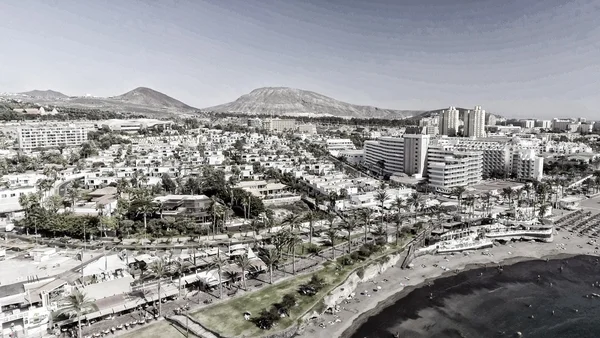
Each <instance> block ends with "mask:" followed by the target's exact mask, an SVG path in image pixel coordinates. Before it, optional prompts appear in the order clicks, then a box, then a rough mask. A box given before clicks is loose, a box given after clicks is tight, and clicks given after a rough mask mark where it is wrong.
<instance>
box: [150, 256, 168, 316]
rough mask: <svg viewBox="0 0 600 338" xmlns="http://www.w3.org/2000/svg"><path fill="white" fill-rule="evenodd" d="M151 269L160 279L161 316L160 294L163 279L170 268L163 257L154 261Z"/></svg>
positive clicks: (159, 296) (160, 309)
mask: <svg viewBox="0 0 600 338" xmlns="http://www.w3.org/2000/svg"><path fill="white" fill-rule="evenodd" d="M150 271H151V272H152V274H153V275H154V277H155V278H156V279H158V284H157V288H158V290H157V291H158V315H159V316H160V315H161V314H162V302H161V299H162V298H161V294H160V291H161V284H162V283H161V279H163V278H164V277H165V276H166V275H167V274H168V273H169V269H168V265H167V264H166V263H165V261H164V260H163V259H162V258H159V259H157V260H156V261H154V262H152V264H151V265H150Z"/></svg>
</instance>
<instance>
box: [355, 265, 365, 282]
mask: <svg viewBox="0 0 600 338" xmlns="http://www.w3.org/2000/svg"><path fill="white" fill-rule="evenodd" d="M356 275H357V276H358V278H360V279H362V278H363V277H364V276H365V268H360V269H358V270H356Z"/></svg>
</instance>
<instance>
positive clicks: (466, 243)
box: [0, 99, 600, 337]
mask: <svg viewBox="0 0 600 338" xmlns="http://www.w3.org/2000/svg"><path fill="white" fill-rule="evenodd" d="M6 102H9V103H11V102H12V104H14V103H15V101H14V100H12V99H7V100H6ZM8 115H10V119H9V118H7V119H5V120H4V122H2V123H1V124H0V136H1V139H0V140H1V142H2V145H3V147H2V150H0V151H1V153H2V159H1V160H0V171H1V175H2V176H1V178H0V184H1V185H2V188H1V190H0V217H1V218H0V229H2V230H1V231H2V232H1V235H2V236H1V237H2V240H1V241H0V270H1V271H2V274H1V275H0V305H1V310H2V311H1V313H0V323H1V324H2V327H1V328H2V334H3V336H4V337H46V336H55V337H67V336H70V337H100V336H104V335H109V336H111V335H115V336H116V335H121V336H123V337H153V336H154V337H181V336H186V337H187V336H189V335H192V336H197V337H218V336H255V335H260V334H263V333H265V332H281V331H285V330H290V328H292V329H294V328H295V327H296V326H297V324H298V323H299V321H298V320H299V319H302V321H308V320H309V319H307V318H308V317H311V318H314V316H308V317H307V314H311V313H316V314H320V313H325V312H327V311H335V309H336V307H337V305H336V303H339V300H335V301H333V302H332V301H331V299H328V300H326V301H324V298H327V295H330V294H331V292H332V290H334V289H335V288H337V287H339V286H340V285H341V284H342V283H344V282H346V281H347V279H348V278H349V276H350V275H352V274H355V275H356V274H358V275H359V277H360V279H361V280H368V278H370V277H369V276H365V275H364V274H365V273H366V271H369V266H370V265H372V264H378V263H381V262H382V261H387V260H389V257H390V256H393V255H396V256H394V257H396V261H397V264H398V265H399V266H401V267H402V268H404V269H411V268H413V264H412V263H411V261H412V260H413V259H414V258H415V257H418V256H421V255H453V254H455V253H458V252H472V251H474V250H480V251H482V252H485V250H486V249H489V248H492V247H494V246H497V245H506V244H507V243H510V242H512V241H526V242H528V241H536V242H540V243H549V242H553V241H554V240H555V237H556V236H557V231H563V232H564V231H569V233H570V234H571V235H573V234H576V235H578V236H580V237H585V238H589V241H591V243H594V242H595V238H596V237H597V236H598V235H599V234H600V222H599V221H598V220H599V217H600V209H599V208H597V207H596V208H594V207H593V205H594V204H595V203H597V202H594V199H595V198H597V196H598V192H599V190H600V171H599V170H598V169H599V165H600V160H599V158H600V155H598V146H599V143H598V135H599V133H598V130H600V125H598V124H594V123H593V122H589V121H586V120H585V119H583V118H578V119H566V120H563V119H553V120H507V119H505V118H502V117H499V116H495V115H493V114H487V113H486V112H485V110H484V109H483V108H482V107H481V106H476V107H474V108H473V109H462V108H460V109H459V108H455V107H449V108H447V109H443V110H440V111H436V112H434V113H432V114H429V115H428V116H425V117H419V118H408V119H404V120H373V119H371V120H360V119H342V118H331V117H285V116H282V117H277V118H274V117H269V116H261V115H254V116H241V115H239V114H233V113H231V114H227V113H209V114H206V115H205V116H204V117H202V116H188V117H182V118H179V117H178V118H172V119H165V118H142V117H140V118H127V117H120V118H114V119H98V120H94V119H91V118H89V116H90V115H85V116H87V117H86V118H81V117H80V118H77V117H76V115H75V114H74V113H73V112H71V111H69V112H63V111H61V107H45V108H44V107H43V106H41V107H29V108H22V107H15V108H14V110H13V111H12V112H11V113H10V114H8ZM80 116H81V115H80ZM547 245H552V244H547ZM594 246H595V244H594ZM381 264H383V263H381ZM361 274H362V275H361ZM346 291H348V290H346ZM350 292H354V291H352V290H350ZM356 292H358V291H356ZM330 298H331V297H330ZM223 322H226V323H227V325H222V323H223Z"/></svg>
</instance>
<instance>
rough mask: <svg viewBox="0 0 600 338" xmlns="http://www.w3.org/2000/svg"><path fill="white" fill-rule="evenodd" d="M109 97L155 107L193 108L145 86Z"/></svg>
mask: <svg viewBox="0 0 600 338" xmlns="http://www.w3.org/2000/svg"><path fill="white" fill-rule="evenodd" d="M110 99H112V100H115V101H120V102H123V103H128V104H134V105H139V106H146V107H156V108H163V109H164V108H167V109H168V108H174V109H181V110H193V109H194V108H193V107H191V106H188V105H187V104H185V103H183V102H181V101H179V100H176V99H174V98H172V97H170V96H168V95H165V94H163V93H161V92H158V91H156V90H154V89H150V88H146V87H138V88H136V89H134V90H132V91H129V92H127V93H125V94H123V95H119V96H114V97H111V98H110Z"/></svg>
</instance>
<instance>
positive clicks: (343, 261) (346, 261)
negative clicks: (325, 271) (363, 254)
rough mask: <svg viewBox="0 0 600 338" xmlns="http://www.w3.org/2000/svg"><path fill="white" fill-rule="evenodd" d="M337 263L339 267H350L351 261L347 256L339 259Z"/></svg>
mask: <svg viewBox="0 0 600 338" xmlns="http://www.w3.org/2000/svg"><path fill="white" fill-rule="evenodd" d="M337 261H338V263H339V264H340V265H352V264H353V262H352V259H351V258H350V257H349V256H342V257H340V258H338V259H337Z"/></svg>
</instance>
